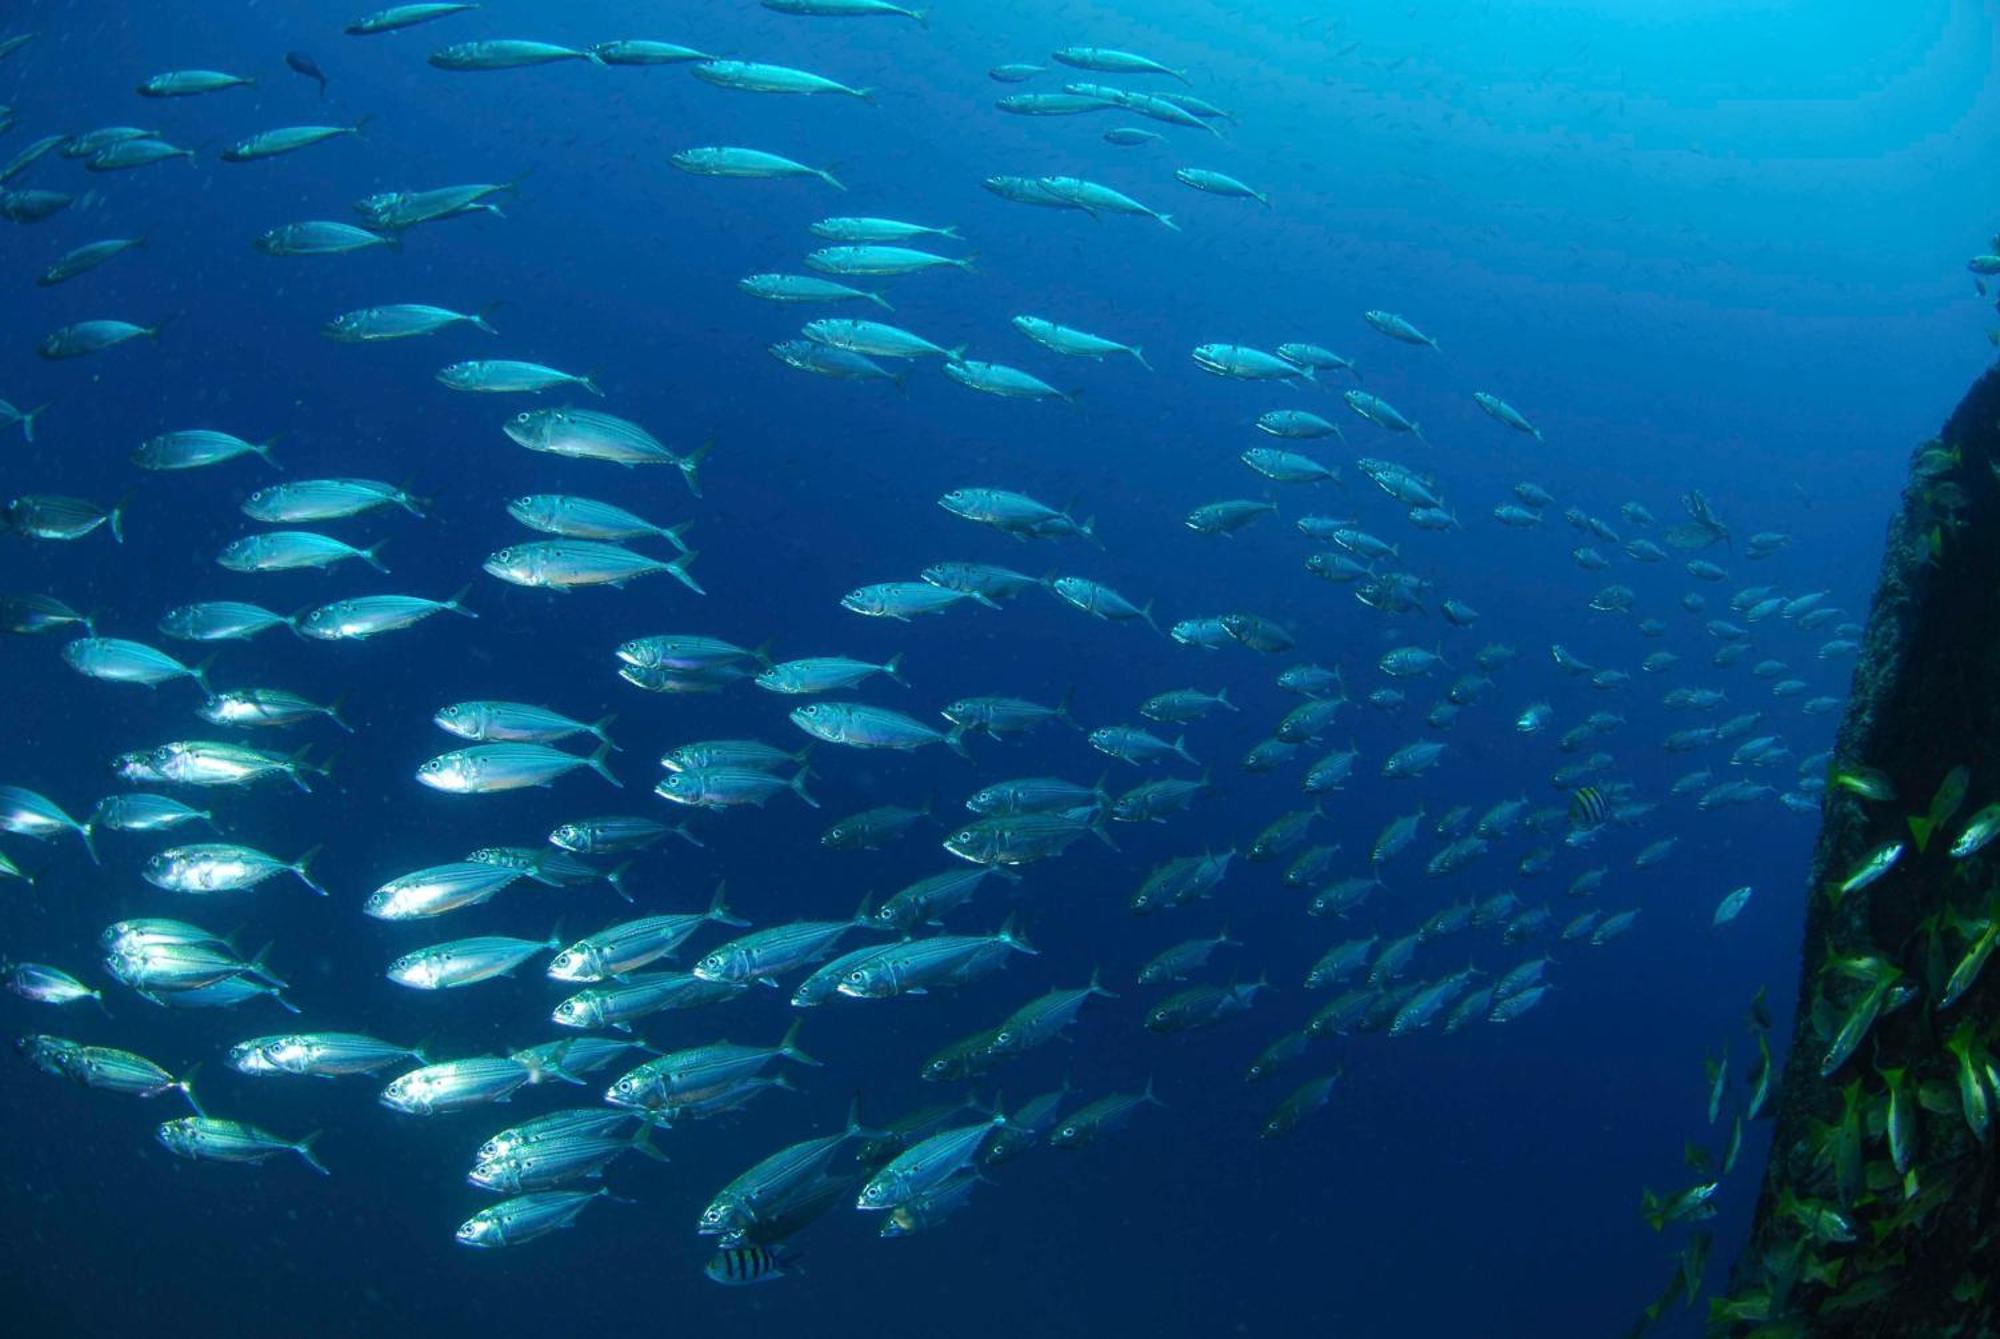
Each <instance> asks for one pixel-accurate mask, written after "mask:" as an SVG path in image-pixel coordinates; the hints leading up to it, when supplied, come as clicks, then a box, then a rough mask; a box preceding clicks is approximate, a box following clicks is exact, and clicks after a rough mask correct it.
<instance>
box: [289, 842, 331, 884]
mask: <svg viewBox="0 0 2000 1339" xmlns="http://www.w3.org/2000/svg"><path fill="white" fill-rule="evenodd" d="M325 849H326V846H325V844H324V843H321V844H318V845H315V846H312V847H310V848H308V849H307V850H306V852H305V853H304V854H303V855H301V856H300V857H299V858H298V859H297V860H294V861H293V862H292V864H291V871H292V873H294V874H296V875H298V876H299V882H300V883H302V884H304V885H305V886H306V887H308V888H310V889H312V890H313V891H314V892H315V893H318V894H319V895H320V896H321V897H325V896H327V891H326V889H324V888H322V887H320V885H319V884H318V883H316V882H314V880H313V876H312V862H313V861H314V860H316V859H318V858H319V853H320V852H321V851H324V850H325Z"/></svg>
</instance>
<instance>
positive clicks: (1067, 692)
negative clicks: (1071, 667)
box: [1056, 684, 1083, 730]
mask: <svg viewBox="0 0 2000 1339" xmlns="http://www.w3.org/2000/svg"><path fill="white" fill-rule="evenodd" d="M1075 705H1076V685H1075V684H1071V685H1070V686H1069V687H1067V688H1065V689H1063V695H1062V697H1061V698H1059V699H1057V701H1056V719H1057V720H1060V721H1061V722H1063V723H1064V724H1065V725H1067V726H1069V727H1070V728H1071V729H1072V730H1081V729H1083V723H1082V722H1081V721H1079V720H1077V718H1076V717H1075V715H1074V714H1072V713H1071V711H1070V708H1071V707H1074V706H1075Z"/></svg>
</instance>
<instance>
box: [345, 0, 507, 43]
mask: <svg viewBox="0 0 2000 1339" xmlns="http://www.w3.org/2000/svg"><path fill="white" fill-rule="evenodd" d="M477 8H479V6H478V5H476V4H414V5H394V6H391V7H390V8H388V9H384V10H378V11H377V12H375V13H373V14H370V15H368V16H367V17H366V18H360V19H356V20H355V21H354V22H352V23H350V24H348V25H347V28H346V32H347V34H348V36H350V37H367V36H369V35H371V34H374V33H389V32H395V31H397V30H398V29H401V28H413V27H415V26H416V25H417V24H419V23H429V22H430V21H431V20H433V19H441V18H444V17H446V16H447V15H451V14H463V13H464V12H465V11H466V10H468V9H477Z"/></svg>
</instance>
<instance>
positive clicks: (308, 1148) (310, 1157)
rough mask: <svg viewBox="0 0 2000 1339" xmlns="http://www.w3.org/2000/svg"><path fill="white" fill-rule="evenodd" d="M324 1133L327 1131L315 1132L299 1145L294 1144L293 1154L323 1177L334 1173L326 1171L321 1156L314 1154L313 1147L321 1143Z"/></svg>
mask: <svg viewBox="0 0 2000 1339" xmlns="http://www.w3.org/2000/svg"><path fill="white" fill-rule="evenodd" d="M324 1133H325V1131H323V1130H314V1131H313V1132H312V1133H311V1134H309V1135H307V1136H306V1137H305V1138H303V1139H301V1140H299V1142H298V1143H296V1144H293V1145H292V1152H294V1153H296V1154H298V1155H299V1157H301V1158H303V1159H304V1160H305V1164H306V1166H308V1167H310V1168H312V1169H313V1170H314V1171H316V1172H318V1173H319V1174H320V1175H321V1176H332V1175H333V1173H332V1172H330V1171H328V1170H327V1169H326V1164H325V1163H323V1162H321V1161H320V1160H319V1155H318V1154H317V1153H314V1152H313V1145H314V1144H316V1143H318V1142H319V1137H320V1135H322V1134H324Z"/></svg>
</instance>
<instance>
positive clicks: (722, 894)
mask: <svg viewBox="0 0 2000 1339" xmlns="http://www.w3.org/2000/svg"><path fill="white" fill-rule="evenodd" d="M702 919H703V920H710V921H714V922H716V923H717V924H719V925H734V926H736V927H737V928H738V929H742V928H746V927H748V926H749V924H750V922H749V921H746V920H744V919H743V918H742V917H741V916H738V915H735V914H734V913H732V912H731V911H730V910H729V880H727V879H724V880H722V881H721V882H719V883H717V884H716V885H715V895H714V896H713V897H711V898H709V899H708V911H707V912H706V913H705V914H704V915H703V916H702Z"/></svg>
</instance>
